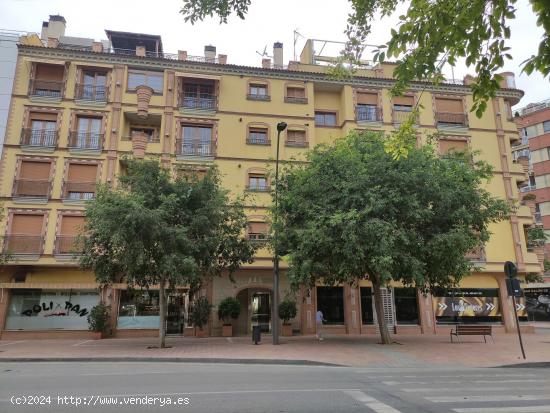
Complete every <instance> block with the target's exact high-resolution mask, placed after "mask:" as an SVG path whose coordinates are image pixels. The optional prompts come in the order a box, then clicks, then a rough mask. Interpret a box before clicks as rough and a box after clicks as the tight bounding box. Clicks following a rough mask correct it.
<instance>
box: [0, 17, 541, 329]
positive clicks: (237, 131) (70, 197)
mask: <svg viewBox="0 0 550 413" xmlns="http://www.w3.org/2000/svg"><path fill="white" fill-rule="evenodd" d="M64 31H65V20H64V19H63V18H62V17H61V16H51V18H50V21H49V22H48V23H47V24H45V26H44V29H43V32H42V36H41V37H42V39H39V38H38V36H35V37H33V36H27V37H26V38H24V39H22V41H21V44H20V45H19V50H18V57H17V66H16V77H15V82H14V88H13V93H12V104H11V110H10V115H9V120H8V127H7V132H6V140H5V145H4V149H3V152H2V158H1V169H0V173H1V181H0V182H1V186H0V193H1V196H2V197H3V199H4V207H5V208H6V216H5V217H4V222H3V231H4V234H5V238H4V245H3V248H4V251H6V252H9V253H10V254H11V260H10V262H9V263H8V265H6V266H5V267H4V268H3V270H2V272H1V273H0V288H1V295H0V334H1V336H0V337H1V338H2V339H8V338H9V339H12V338H15V337H73V336H74V337H84V336H86V335H87V334H88V333H87V322H86V315H87V314H88V313H89V311H90V309H91V307H93V306H94V305H95V304H97V303H98V302H99V301H100V300H103V301H104V302H106V303H108V304H110V305H111V307H112V314H111V330H112V334H113V335H114V336H116V337H125V336H146V335H156V334H157V331H158V325H159V310H158V291H157V290H155V289H154V288H151V289H150V290H149V291H142V290H135V289H128V288H127V286H126V285H124V284H115V285H113V286H112V287H110V288H107V289H103V290H101V291H99V290H98V285H97V284H96V282H95V278H94V275H93V274H91V273H88V272H85V271H82V270H80V269H79V268H78V265H77V260H76V259H75V257H74V254H73V253H72V251H73V250H74V243H75V239H76V235H77V233H78V232H79V228H81V227H82V225H83V223H84V207H85V203H86V201H87V200H89V199H92V198H93V197H94V193H95V185H96V182H106V183H109V184H112V185H116V177H117V175H119V174H123V173H124V169H125V163H124V162H125V161H124V158H125V157H128V156H135V157H145V158H151V159H158V160H159V161H160V162H161V163H162V165H164V166H165V167H166V168H169V169H170V170H171V171H173V173H174V175H176V174H178V173H186V172H188V171H196V172H198V173H200V172H201V171H205V170H206V169H207V168H209V167H210V166H211V165H213V164H216V165H217V166H218V168H219V170H220V172H221V174H222V183H223V186H224V187H226V188H228V189H230V190H231V191H232V192H233V193H235V194H240V193H242V192H243V191H247V192H250V193H252V194H253V196H252V198H251V201H249V204H248V205H247V206H246V212H247V215H248V217H249V226H248V233H247V235H248V237H249V238H250V239H253V240H256V241H257V242H260V243H261V242H263V241H265V239H266V237H267V232H268V217H267V207H268V205H269V203H270V200H271V197H270V177H269V174H268V170H269V168H270V166H272V165H273V159H274V157H275V151H276V147H275V142H276V133H277V131H276V124H277V123H278V122H281V121H284V122H286V123H287V124H288V127H287V129H286V131H284V132H283V134H282V136H281V141H282V142H281V147H280V150H281V159H283V160H285V161H292V160H293V159H295V160H300V159H303V157H304V154H305V152H306V151H307V150H308V148H311V147H313V146H314V145H317V144H319V143H330V142H332V141H334V139H337V138H340V137H343V136H345V135H346V134H347V133H348V132H349V131H352V130H357V129H359V130H363V129H367V130H376V131H391V130H392V128H394V127H396V126H397V125H399V123H400V122H402V121H403V119H405V118H406V117H407V116H408V113H409V112H410V111H411V110H412V108H413V106H414V105H415V104H416V103H420V104H421V107H422V109H421V111H420V114H419V117H418V125H417V126H418V131H419V143H422V141H423V139H424V138H423V136H425V135H426V133H431V132H434V131H438V132H440V133H441V136H442V137H441V139H440V140H439V151H440V152H441V153H442V154H443V153H445V152H446V151H448V150H450V149H453V148H454V149H466V148H469V149H471V150H472V151H479V154H478V155H476V156H477V157H479V158H480V159H484V160H486V161H487V162H489V163H490V164H491V165H493V167H494V172H495V176H494V178H493V179H492V180H491V181H490V182H487V188H488V189H489V190H490V191H491V192H492V193H493V194H494V195H496V196H499V197H502V198H505V199H507V200H509V201H510V202H517V201H518V197H519V192H518V184H522V183H523V182H525V181H526V179H527V175H526V173H525V170H524V168H523V167H522V165H520V164H517V163H514V162H513V161H512V154H511V144H512V143H514V142H516V141H518V140H519V135H518V131H517V128H516V125H515V123H514V121H513V119H512V116H511V114H510V111H509V108H510V107H511V106H512V105H515V104H517V103H518V101H519V100H520V99H521V97H522V95H523V93H522V92H521V91H519V90H517V89H515V87H514V84H513V74H509V73H507V74H504V78H505V82H506V83H505V84H503V89H501V90H500V91H499V92H498V93H497V97H496V98H494V99H493V100H492V101H491V104H490V105H489V107H488V109H487V111H486V112H485V114H484V115H483V117H482V118H477V117H476V116H474V115H473V114H471V113H470V108H471V106H472V96H471V91H470V88H469V87H468V81H469V80H468V78H467V79H465V80H464V82H461V83H460V84H458V83H457V82H448V83H446V82H444V83H441V84H437V85H435V84H429V83H423V82H415V83H413V84H412V85H411V89H410V90H409V91H408V92H407V93H406V94H405V95H404V96H402V97H398V98H393V99H392V98H391V97H390V94H389V89H390V88H391V87H392V85H393V83H394V81H393V79H392V72H393V68H394V66H393V65H392V64H383V65H379V66H376V67H371V66H364V67H361V68H360V69H359V70H358V73H357V74H356V76H354V77H353V78H351V79H347V80H344V79H342V80H335V79H334V78H333V77H330V76H329V75H328V74H327V66H326V65H324V64H323V63H324V62H327V61H331V59H333V58H330V57H326V56H320V55H319V54H316V52H315V50H318V49H317V48H316V46H315V41H312V40H310V41H308V42H307V43H306V46H305V48H304V50H303V52H302V54H301V56H300V60H299V61H297V62H294V61H292V62H290V63H289V64H288V65H284V64H283V60H282V44H280V43H275V45H274V53H273V55H274V59H273V62H272V61H271V60H270V59H264V60H263V61H262V65H261V67H249V66H239V65H233V64H228V63H227V60H228V59H227V56H226V55H216V50H215V47H213V46H206V47H205V50H204V56H200V57H195V56H190V55H188V54H187V52H185V51H179V52H178V53H177V54H169V53H165V52H164V51H163V48H162V41H161V38H160V36H154V35H146V34H136V33H125V32H116V31H106V34H107V36H108V38H109V39H108V41H101V42H96V41H93V40H91V39H80V38H71V37H66V36H65V35H64ZM533 208H534V206H533ZM533 223H534V219H533V215H532V210H531V207H530V206H529V205H527V204H526V205H519V207H518V208H516V209H515V210H514V212H513V214H512V215H511V217H510V219H509V220H507V221H503V222H500V223H498V224H494V225H492V227H491V230H492V232H493V236H492V238H491V241H490V242H489V243H488V244H487V245H486V246H485V248H483V249H482V250H479V251H476V252H474V253H472V255H471V259H472V260H474V261H476V262H477V263H478V264H479V266H480V270H479V271H477V272H476V273H474V274H473V275H471V276H469V277H467V278H465V279H464V280H463V281H462V282H461V285H460V288H458V289H456V290H453V291H447V292H442V293H441V294H439V295H440V296H437V297H435V296H431V295H423V294H420V293H419V292H418V291H416V290H414V289H408V288H404V287H403V286H401V285H398V284H395V285H392V286H391V288H387V289H385V291H384V304H385V307H386V309H387V314H386V317H387V321H388V323H389V324H390V325H391V326H392V329H393V331H394V332H396V333H403V332H406V333H425V334H428V333H430V334H433V333H438V332H447V331H448V330H449V328H450V327H449V324H448V323H450V322H455V321H457V320H462V321H464V322H486V323H492V324H494V325H495V328H496V329H497V330H499V331H513V330H514V329H515V320H514V317H513V311H512V307H511V299H510V298H508V297H507V294H506V287H505V280H504V274H503V270H502V268H503V264H504V262H505V261H507V260H511V261H515V262H517V265H518V269H519V272H520V274H526V273H530V272H540V271H541V263H540V261H539V259H538V257H537V254H536V253H535V252H532V251H530V250H528V249H527V246H526V238H525V230H526V228H528V227H529V226H531V225H533ZM284 265H285V264H284V263H282V271H283V277H282V285H281V295H282V296H283V297H284V296H285V295H286V294H287V293H289V291H288V288H289V286H288V283H287V282H286V279H285V277H284V268H285V267H284ZM272 273H273V261H272V256H271V255H270V253H269V250H268V249H267V248H260V249H259V251H258V253H257V255H256V258H255V261H254V263H252V264H247V265H244V266H243V267H242V268H241V269H240V270H239V271H238V272H237V273H236V274H235V277H234V278H235V282H234V283H232V282H231V281H230V280H229V279H228V277H221V278H217V279H214V280H213V281H212V282H211V283H209V284H208V285H207V286H205V287H204V288H203V290H202V291H201V292H200V293H201V294H202V295H205V296H207V297H208V298H209V300H210V301H211V303H212V304H213V305H214V306H216V305H217V304H218V303H219V302H220V301H221V300H222V299H223V298H225V297H227V296H233V297H236V298H237V299H238V300H239V301H240V302H241V304H242V309H243V310H242V312H241V315H240V317H239V318H238V319H237V320H236V321H235V323H234V326H233V327H234V328H233V330H234V334H236V335H244V334H249V333H250V330H251V326H252V325H256V324H260V325H261V326H262V327H263V329H264V331H266V332H267V331H269V330H270V329H271V324H272V322H273V321H274V318H273V317H272V315H271V290H272ZM188 302H189V297H188V294H187V290H186V288H185V286H181V288H177V289H176V291H174V292H173V293H172V294H171V295H170V296H169V298H168V318H167V331H168V333H169V334H181V333H183V332H184V331H185V327H186V319H185V318H186V317H185V315H186V308H187V305H188ZM297 302H298V307H299V312H298V316H297V317H296V318H295V319H294V320H292V323H293V324H292V326H293V330H294V332H295V334H313V333H315V312H316V311H317V309H319V308H320V309H322V311H323V313H324V314H325V318H326V319H327V321H328V324H327V326H326V329H327V330H328V331H329V332H333V333H343V334H361V333H374V332H375V331H376V327H375V321H376V320H375V315H374V311H373V300H372V294H371V285H370V282H369V281H367V280H363V281H360V282H359V283H358V284H357V285H352V286H349V285H342V286H335V287H332V286H331V287H329V286H323V285H318V286H317V287H316V288H314V289H312V290H310V291H305V290H302V291H300V292H299V293H298V295H297ZM215 312H216V309H215V307H214V310H213V312H212V317H211V320H210V323H209V326H208V330H209V333H210V334H212V335H220V334H221V322H219V321H218V320H217V317H216V316H215ZM520 315H521V316H522V317H523V314H520Z"/></svg>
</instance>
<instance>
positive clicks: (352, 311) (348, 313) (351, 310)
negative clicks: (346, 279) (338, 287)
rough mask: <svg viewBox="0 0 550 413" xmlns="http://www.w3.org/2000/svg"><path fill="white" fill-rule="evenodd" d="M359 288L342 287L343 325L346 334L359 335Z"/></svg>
mask: <svg viewBox="0 0 550 413" xmlns="http://www.w3.org/2000/svg"><path fill="white" fill-rule="evenodd" d="M360 297H361V295H360V293H359V287H357V286H350V285H348V284H345V285H344V323H345V325H346V333H348V334H360V333H361V329H360V324H359V323H360V317H359V313H360V311H361V309H360V308H361V307H360V306H361V304H360V302H359V300H360Z"/></svg>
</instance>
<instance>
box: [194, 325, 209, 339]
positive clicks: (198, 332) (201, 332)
mask: <svg viewBox="0 0 550 413" xmlns="http://www.w3.org/2000/svg"><path fill="white" fill-rule="evenodd" d="M208 336H209V334H208V330H207V329H206V328H204V327H203V328H198V327H195V337H199V338H206V337H208Z"/></svg>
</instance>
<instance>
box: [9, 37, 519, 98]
mask: <svg viewBox="0 0 550 413" xmlns="http://www.w3.org/2000/svg"><path fill="white" fill-rule="evenodd" d="M18 49H19V54H20V55H21V56H29V57H43V58H59V59H62V60H84V61H88V62H100V63H107V64H113V65H115V64H119V65H120V64H123V65H129V66H133V67H143V68H151V69H163V70H166V69H171V70H185V71H187V72H196V73H207V74H213V75H235V76H251V77H264V78H270V79H283V80H293V81H302V82H316V83H324V84H333V85H349V86H356V87H377V88H391V87H392V86H393V85H394V84H395V80H394V79H390V78H378V77H376V78H375V77H363V76H355V77H352V78H350V79H342V80H338V79H334V78H331V77H330V76H329V75H328V74H326V73H317V72H303V71H298V70H296V71H294V70H283V69H267V68H260V67H252V66H240V65H232V64H217V63H206V62H191V61H184V60H175V59H165V58H155V57H140V56H133V55H118V54H113V53H98V52H92V51H85V50H73V49H62V48H47V47H40V46H28V45H18ZM410 90H411V91H421V90H428V91H430V92H434V93H455V94H463V95H469V94H471V93H472V91H471V89H470V87H469V86H467V85H456V84H450V83H441V84H437V85H436V84H433V83H429V82H412V83H411V86H410ZM523 94H524V93H523V91H521V90H519V89H499V90H498V91H497V93H496V96H497V97H503V98H513V99H518V100H519V99H521V97H522V96H523Z"/></svg>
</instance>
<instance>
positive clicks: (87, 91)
mask: <svg viewBox="0 0 550 413" xmlns="http://www.w3.org/2000/svg"><path fill="white" fill-rule="evenodd" d="M106 83H107V76H106V74H105V73H103V72H92V71H84V72H83V73H82V85H81V90H80V98H81V99H87V100H106V96H105V85H106Z"/></svg>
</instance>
